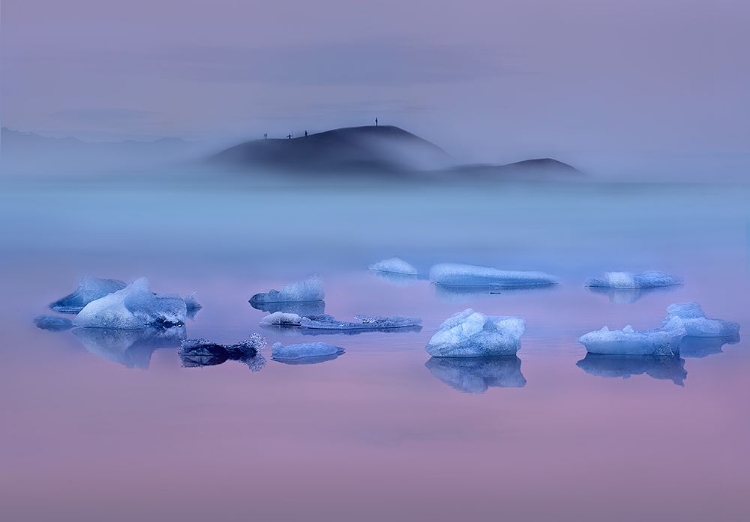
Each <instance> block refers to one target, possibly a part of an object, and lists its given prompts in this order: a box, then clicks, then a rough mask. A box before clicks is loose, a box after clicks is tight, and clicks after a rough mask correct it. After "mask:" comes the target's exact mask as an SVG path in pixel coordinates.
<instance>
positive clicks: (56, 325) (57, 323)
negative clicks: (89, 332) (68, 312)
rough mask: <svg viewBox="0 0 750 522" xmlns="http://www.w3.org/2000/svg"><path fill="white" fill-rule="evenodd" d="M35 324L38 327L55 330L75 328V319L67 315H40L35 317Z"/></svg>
mask: <svg viewBox="0 0 750 522" xmlns="http://www.w3.org/2000/svg"><path fill="white" fill-rule="evenodd" d="M34 324H35V325H36V327H37V328H41V329H42V330H51V331H53V332H59V331H62V330H70V329H71V328H73V321H71V320H70V319H68V318H67V317H57V316H54V315H40V316H39V317H36V318H34Z"/></svg>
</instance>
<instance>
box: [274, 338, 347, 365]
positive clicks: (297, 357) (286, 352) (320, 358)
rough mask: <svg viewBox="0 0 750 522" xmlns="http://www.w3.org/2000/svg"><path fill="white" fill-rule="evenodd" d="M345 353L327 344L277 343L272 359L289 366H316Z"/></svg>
mask: <svg viewBox="0 0 750 522" xmlns="http://www.w3.org/2000/svg"><path fill="white" fill-rule="evenodd" d="M343 353H344V349H343V348H339V347H338V346H333V345H331V344H326V343H301V344H288V345H286V346H284V345H282V344H281V343H276V344H274V345H273V348H272V349H271V358H272V359H273V360H274V361H278V362H284V363H288V364H314V363H320V362H325V361H331V360H333V359H335V358H337V357H338V356H339V355H341V354H343Z"/></svg>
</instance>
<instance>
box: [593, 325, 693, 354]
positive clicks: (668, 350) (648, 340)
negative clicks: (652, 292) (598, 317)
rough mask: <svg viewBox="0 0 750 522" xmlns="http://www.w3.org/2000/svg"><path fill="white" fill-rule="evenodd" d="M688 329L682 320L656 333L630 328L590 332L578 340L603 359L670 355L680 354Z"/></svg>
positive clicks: (657, 330) (655, 331) (665, 326)
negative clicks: (681, 344) (603, 357)
mask: <svg viewBox="0 0 750 522" xmlns="http://www.w3.org/2000/svg"><path fill="white" fill-rule="evenodd" d="M685 333H686V332H685V327H684V326H683V324H682V321H681V320H680V319H679V318H676V317H675V318H672V319H670V320H669V321H667V322H665V324H664V326H663V327H662V328H658V329H656V330H645V331H641V332H639V331H636V330H634V329H633V327H632V326H630V325H627V326H626V327H625V328H623V329H622V330H610V329H609V328H607V327H606V326H605V327H604V328H602V329H601V330H598V331H594V332H589V333H587V334H585V335H583V336H581V337H580V338H579V339H578V342H580V343H581V344H583V345H584V346H585V347H586V350H587V351H588V352H589V353H595V354H600V355H660V356H662V355H667V356H673V355H678V354H679V353H680V341H681V340H682V338H683V337H684V336H685Z"/></svg>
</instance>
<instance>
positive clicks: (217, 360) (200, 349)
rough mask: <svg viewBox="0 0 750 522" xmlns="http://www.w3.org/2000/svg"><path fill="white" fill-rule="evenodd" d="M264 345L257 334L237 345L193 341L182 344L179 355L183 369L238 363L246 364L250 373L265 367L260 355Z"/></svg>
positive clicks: (261, 338) (263, 341)
mask: <svg viewBox="0 0 750 522" xmlns="http://www.w3.org/2000/svg"><path fill="white" fill-rule="evenodd" d="M265 345H266V340H265V338H264V337H263V336H261V335H258V334H252V335H251V336H250V338H248V339H247V340H245V341H242V342H240V343H237V344H219V343H214V342H211V341H207V340H205V339H193V340H189V341H187V340H186V341H183V342H182V344H181V346H180V351H179V355H180V359H181V360H182V366H184V367H185V368H201V367H203V366H217V365H219V364H224V363H225V362H227V361H239V362H242V363H245V364H247V366H248V368H250V370H251V371H253V372H257V371H260V370H261V369H263V367H264V366H265V365H266V359H265V358H264V357H263V356H262V355H261V354H260V350H261V349H262V348H263V347H264V346H265Z"/></svg>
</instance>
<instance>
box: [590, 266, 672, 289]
mask: <svg viewBox="0 0 750 522" xmlns="http://www.w3.org/2000/svg"><path fill="white" fill-rule="evenodd" d="M681 284H682V279H680V278H679V277H675V276H673V275H669V274H665V273H664V272H657V271H656V270H649V271H647V272H641V273H639V274H634V273H631V272H607V273H605V274H604V277H601V278H593V279H589V280H588V281H586V286H589V287H596V288H659V287H663V286H675V285H681Z"/></svg>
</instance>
